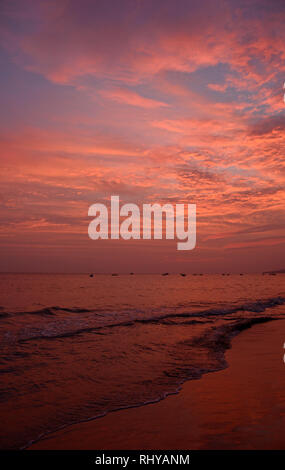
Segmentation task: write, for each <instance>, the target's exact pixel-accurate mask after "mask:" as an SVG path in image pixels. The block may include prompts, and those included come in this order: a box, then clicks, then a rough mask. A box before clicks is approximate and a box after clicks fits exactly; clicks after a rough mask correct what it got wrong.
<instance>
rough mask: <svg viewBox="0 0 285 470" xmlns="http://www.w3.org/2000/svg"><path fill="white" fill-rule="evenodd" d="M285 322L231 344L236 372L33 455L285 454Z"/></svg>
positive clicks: (81, 427) (90, 425)
mask: <svg viewBox="0 0 285 470" xmlns="http://www.w3.org/2000/svg"><path fill="white" fill-rule="evenodd" d="M284 342H285V322H284V321H282V320H276V321H272V322H270V323H266V324H260V325H255V326H254V327H252V328H251V329H249V330H246V331H244V332H242V333H240V334H239V335H238V336H236V337H235V338H234V339H233V340H232V349H229V350H228V351H227V352H226V360H227V362H228V364H229V367H228V368H227V369H225V370H223V371H219V372H214V373H209V374H206V375H204V376H203V377H202V378H201V379H200V380H194V381H193V380H192V381H188V382H186V383H185V384H184V385H183V387H182V390H181V391H180V393H179V394H177V395H172V396H169V397H167V398H166V399H165V400H163V401H161V402H159V403H155V404H152V405H147V406H142V407H139V408H131V409H127V410H121V411H117V412H113V413H110V414H108V415H107V416H105V417H103V418H99V419H96V420H92V421H89V422H85V423H81V424H77V425H74V426H70V427H67V428H66V429H63V430H61V431H58V432H56V433H53V434H50V435H49V436H48V438H45V439H42V440H41V441H39V442H37V443H35V444H33V445H32V446H31V447H29V449H31V450H33V449H104V450H107V449H285V433H284V429H285V364H284V362H283V355H284V353H285V350H284V349H283V344H284Z"/></svg>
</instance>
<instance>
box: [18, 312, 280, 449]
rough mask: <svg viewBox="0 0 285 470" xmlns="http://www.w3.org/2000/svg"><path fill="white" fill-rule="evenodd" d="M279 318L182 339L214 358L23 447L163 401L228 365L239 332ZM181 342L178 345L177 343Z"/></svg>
mask: <svg viewBox="0 0 285 470" xmlns="http://www.w3.org/2000/svg"><path fill="white" fill-rule="evenodd" d="M277 319H278V318H274V317H270V316H263V317H254V318H247V319H242V320H237V321H234V322H232V323H231V324H227V325H222V326H218V327H214V328H210V329H208V330H207V331H206V332H205V333H204V334H202V335H201V336H199V337H196V338H194V339H193V340H190V341H182V342H180V343H179V344H180V346H182V347H183V349H184V348H185V346H189V345H191V346H192V347H196V348H199V349H200V348H205V349H207V350H208V351H210V352H211V353H212V357H213V360H212V361H211V362H210V363H209V364H203V365H200V366H199V365H195V366H193V367H190V368H186V367H178V368H177V369H176V370H169V371H164V375H165V377H166V378H168V379H169V388H168V389H167V385H166V384H165V385H164V386H165V389H164V391H160V392H159V394H158V395H157V397H156V398H154V397H153V398H151V399H150V400H144V401H141V402H137V403H130V404H129V405H124V406H121V407H120V406H117V407H114V408H110V409H104V410H101V411H100V412H98V413H97V414H96V415H94V416H90V417H88V418H84V419H81V420H76V421H75V420H72V421H71V422H69V423H66V424H64V425H61V426H58V427H56V428H54V429H51V430H48V431H46V432H45V433H41V434H40V435H38V437H37V438H35V439H30V440H29V441H28V442H27V443H26V444H25V445H23V446H22V447H21V450H24V449H27V448H28V447H30V446H31V445H32V444H34V443H36V442H38V441H40V440H42V439H45V438H47V437H48V436H49V435H50V434H53V433H55V432H57V431H59V430H62V429H66V428H68V427H69V426H72V425H75V424H80V423H83V422H88V421H91V420H95V419H98V418H102V417H104V416H106V415H107V414H109V413H111V412H115V411H119V410H124V409H130V408H138V407H141V406H145V405H148V404H153V403H157V402H160V401H162V400H164V399H165V398H167V397H168V396H170V395H174V394H177V393H179V391H180V390H181V388H182V385H183V384H184V383H185V382H187V381H189V380H194V379H195V380H197V379H200V378H201V377H202V376H203V375H204V374H206V373H211V372H218V371H221V370H223V369H225V368H227V367H228V363H227V361H226V359H225V351H226V350H227V349H229V348H231V339H232V338H233V337H234V336H236V335H237V334H239V333H240V332H242V331H244V330H246V329H249V328H251V327H252V326H254V325H256V324H260V323H267V322H270V321H274V320H277ZM177 346H178V345H177Z"/></svg>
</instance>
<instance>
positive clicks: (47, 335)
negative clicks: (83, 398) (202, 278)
mask: <svg viewBox="0 0 285 470" xmlns="http://www.w3.org/2000/svg"><path fill="white" fill-rule="evenodd" d="M283 304H285V298H284V297H281V296H278V297H273V298H270V299H265V300H257V301H256V302H247V303H243V304H236V305H233V306H227V307H218V308H217V307H215V308H212V309H207V310H203V311H193V312H181V313H177V312H176V313H164V314H160V315H154V316H150V317H146V318H130V319H128V320H124V321H118V322H115V323H104V324H101V325H98V324H97V325H87V326H84V327H79V328H76V324H74V327H75V328H74V329H71V330H68V331H58V330H57V331H54V330H53V331H48V330H47V329H44V328H43V330H42V331H41V332H40V333H39V334H38V332H34V333H32V334H30V335H29V336H28V337H24V338H23V337H22V338H19V339H18V340H19V341H20V342H27V341H35V340H41V339H46V340H56V339H60V338H68V337H72V336H77V335H81V334H84V333H95V334H101V335H102V334H108V330H110V329H112V328H127V327H133V326H135V325H136V324H164V325H169V326H171V325H176V324H177V322H178V320H183V319H187V320H185V321H184V322H181V321H179V324H185V325H186V324H189V325H190V324H196V323H205V322H211V320H210V318H211V317H215V316H225V315H231V314H234V313H237V312H254V313H262V312H264V311H266V310H267V309H268V308H274V307H277V306H280V305H283ZM59 310H60V311H66V312H70V313H94V314H96V313H97V312H96V310H95V311H94V310H91V309H83V308H77V307H71V308H67V307H49V308H44V309H41V310H38V311H32V312H26V313H29V314H31V313H34V314H41V315H55V313H54V312H56V311H59ZM50 312H52V313H50ZM135 313H136V312H135ZM193 317H195V319H194V318H193ZM191 318H192V319H191ZM88 323H90V319H89V321H88Z"/></svg>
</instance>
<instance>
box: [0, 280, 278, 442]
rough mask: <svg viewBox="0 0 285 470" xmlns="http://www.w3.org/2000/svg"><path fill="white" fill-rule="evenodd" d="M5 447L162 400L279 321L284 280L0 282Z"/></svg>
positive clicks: (0, 424)
mask: <svg viewBox="0 0 285 470" xmlns="http://www.w3.org/2000/svg"><path fill="white" fill-rule="evenodd" d="M0 292H1V294H0V338H1V339H0V344H1V346H0V347H1V362H0V448H1V449H24V448H26V447H27V446H29V445H30V444H31V443H33V442H36V441H37V440H39V439H41V438H43V437H45V436H47V435H48V434H49V433H52V432H55V431H56V430H59V429H62V428H65V427H67V426H70V425H72V424H75V423H80V422H83V421H87V420H91V419H96V418H99V417H102V416H104V415H106V414H107V413H110V412H112V411H115V410H119V409H124V408H130V407H138V406H143V405H147V404H149V403H153V402H157V401H159V400H162V399H164V398H166V397H167V396H168V395H170V394H174V393H178V392H179V390H180V388H181V386H182V384H183V383H184V382H185V381H187V380H200V379H201V378H202V377H203V375H204V374H206V373H213V372H217V371H219V370H221V369H224V368H225V367H227V362H226V359H225V351H226V350H227V349H228V348H230V347H231V339H232V338H233V336H235V335H237V334H238V333H240V332H242V331H243V330H244V329H246V328H249V327H253V328H254V324H256V323H261V322H268V321H273V320H274V319H281V318H285V274H278V275H268V274H265V275H262V274H243V275H240V274H229V275H228V274H226V273H224V275H221V274H204V275H199V274H197V275H190V274H188V275H186V276H181V275H180V274H169V275H165V276H162V275H161V274H120V275H116V276H114V275H111V274H94V275H93V277H90V275H89V274H0Z"/></svg>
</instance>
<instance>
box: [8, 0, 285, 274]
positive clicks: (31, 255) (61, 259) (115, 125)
mask: <svg viewBox="0 0 285 470" xmlns="http://www.w3.org/2000/svg"><path fill="white" fill-rule="evenodd" d="M1 9H2V15H1V17H2V20H1V29H0V31H1V45H2V48H1V55H0V58H1V76H0V84H1V87H0V94H1V173H0V175H1V176H0V187H1V206H0V214H1V221H2V222H1V232H0V237H1V239H0V244H1V259H2V263H1V271H20V272H22V271H26V272H28V271H30V272H34V271H36V272H39V271H44V272H51V271H55V272H86V271H87V272H89V271H92V272H93V271H94V272H110V271H116V272H129V271H136V272H160V271H161V270H163V271H165V270H167V271H175V272H179V271H181V270H183V271H186V272H223V271H233V272H240V271H249V272H255V271H263V270H269V269H282V268H285V258H284V248H285V238H284V224H285V217H284V202H285V197H284V195H285V185H284V183H285V171H284V144H285V134H284V130H285V117H284V107H285V104H284V99H283V95H284V88H283V84H284V80H285V48H284V44H285V33H284V22H285V4H284V2H281V1H274V2H269V1H266V0H264V1H259V2H255V1H247V2H246V1H239V2H237V1H211V0H208V1H206V2H201V1H196V0H191V1H189V0H187V1H186V0H179V1H177V2H174V1H168V0H156V1H149V0H144V1H139V0H125V1H122V0H121V1H120V2H119V1H115V0H113V1H112V0H107V1H91V0H90V1H89V0H84V1H83V2H77V1H73V0H60V1H56V0H53V1H49V2H45V1H34V0H29V1H25V2H22V1H20V0H15V1H5V0H4V1H3V2H1ZM111 195H119V196H120V200H121V201H122V202H127V203H135V204H138V205H142V204H144V203H154V202H157V203H160V204H166V203H171V204H177V203H185V204H196V206H197V245H196V248H195V249H194V250H192V251H182V252H179V251H177V250H176V242H175V241H172V240H171V241H170V240H164V241H162V240H156V241H154V240H140V241H135V240H130V241H126V240H118V241H117V240H112V241H110V240H106V241H105V240H104V241H103V240H98V241H96V242H95V241H92V240H90V239H89V237H88V232H87V231H88V224H89V223H90V219H89V218H88V208H89V206H90V205H91V204H93V203H104V204H108V201H109V200H110V196H111Z"/></svg>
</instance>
